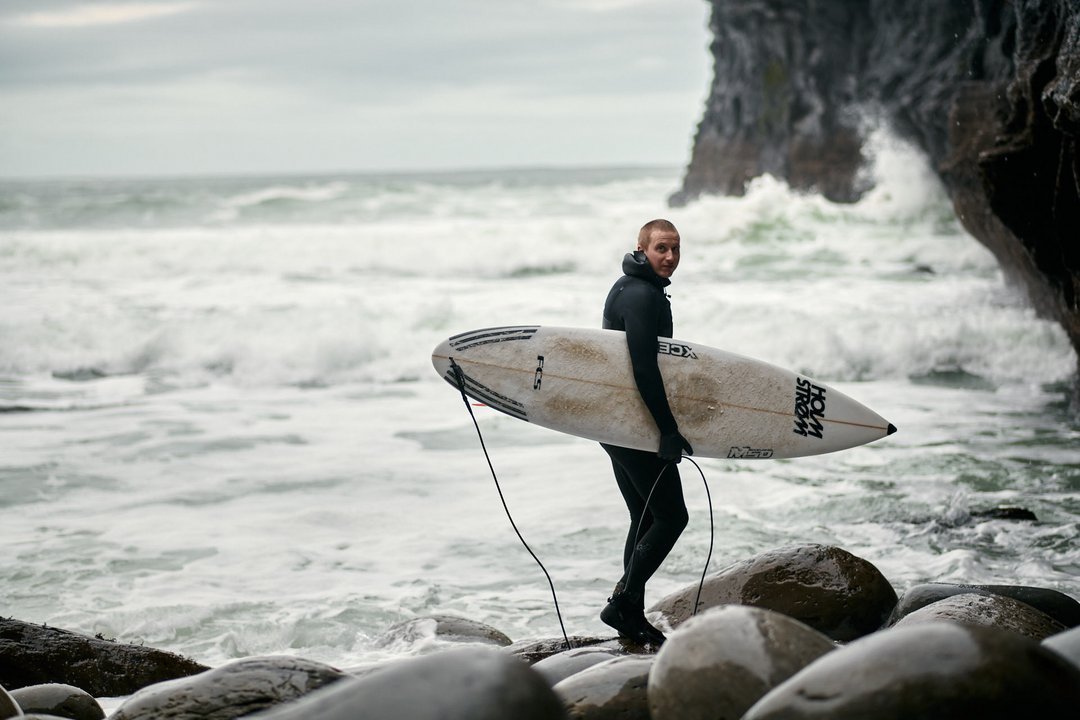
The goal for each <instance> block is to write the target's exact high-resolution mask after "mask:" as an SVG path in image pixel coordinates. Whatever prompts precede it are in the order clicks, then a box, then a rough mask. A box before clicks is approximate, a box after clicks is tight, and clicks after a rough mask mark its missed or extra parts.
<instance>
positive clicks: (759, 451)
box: [727, 445, 773, 460]
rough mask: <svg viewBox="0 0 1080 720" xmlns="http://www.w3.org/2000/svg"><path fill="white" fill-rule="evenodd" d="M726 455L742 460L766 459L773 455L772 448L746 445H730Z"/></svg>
mask: <svg viewBox="0 0 1080 720" xmlns="http://www.w3.org/2000/svg"><path fill="white" fill-rule="evenodd" d="M727 456H728V457H729V458H739V459H743V460H767V459H768V458H771V457H772V456H773V451H772V448H752V447H750V446H749V445H747V446H745V447H732V448H731V449H729V450H728V451H727Z"/></svg>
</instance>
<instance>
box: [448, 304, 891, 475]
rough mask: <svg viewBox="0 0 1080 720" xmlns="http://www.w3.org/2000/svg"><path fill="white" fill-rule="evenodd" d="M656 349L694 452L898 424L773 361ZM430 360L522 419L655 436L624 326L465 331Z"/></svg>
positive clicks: (736, 453)
mask: <svg viewBox="0 0 1080 720" xmlns="http://www.w3.org/2000/svg"><path fill="white" fill-rule="evenodd" d="M657 351H658V356H659V363H660V372H661V374H662V375H663V377H664V388H665V390H666V391H667V396H668V401H669V403H670V405H671V410H672V412H673V413H674V415H675V419H676V420H677V421H678V423H679V431H680V432H681V433H682V434H683V435H684V436H685V437H686V439H687V440H689V441H690V444H691V445H693V447H694V455H695V456H704V457H720V458H741V459H766V458H791V457H800V456H804V455H818V454H821V453H827V452H833V451H835V450H843V449H845V448H850V447H854V446H856V445H862V444H864V443H868V442H872V441H874V440H877V439H879V438H882V437H885V436H886V435H890V434H892V433H893V432H895V431H896V428H895V427H893V425H892V424H890V423H889V422H887V421H886V420H884V419H882V417H881V416H880V415H878V414H877V413H875V412H874V411H873V410H871V409H869V408H868V407H866V406H865V405H862V404H861V403H859V402H857V401H855V400H853V399H852V398H850V397H848V396H847V395H844V394H843V393H841V392H840V391H839V390H836V389H834V388H831V387H829V386H828V385H826V384H825V383H822V382H819V381H817V380H813V379H811V378H808V377H804V376H802V375H799V374H796V373H794V372H791V371H789V370H784V369H783V368H779V367H776V366H775V365H770V364H769V363H765V362H762V361H760V360H754V359H753V358H749V357H744V356H741V355H736V354H734V353H730V352H725V351H724V350H718V349H716V348H711V347H706V346H705V345H699V344H697V343H692V342H685V341H682V340H669V339H667V338H660V339H659V341H658V345H657ZM451 361H452V362H451ZM431 362H432V364H433V365H434V366H435V371H436V372H438V373H439V374H440V375H441V376H442V377H443V378H445V379H446V381H447V382H448V383H450V384H451V385H453V386H454V387H455V388H457V387H458V379H457V374H456V372H455V370H454V365H456V366H457V367H459V368H460V369H461V373H462V375H463V377H464V381H465V394H466V395H468V396H469V397H471V398H473V399H475V400H477V401H479V402H481V403H484V404H485V405H487V406H489V407H492V408H494V409H496V410H499V411H501V412H504V413H506V414H507V415H510V416H512V417H516V418H518V419H520V420H525V421H526V422H530V423H535V424H537V425H542V426H544V427H547V428H551V429H552V430H558V431H561V432H565V433H569V434H571V435H577V436H579V437H583V438H588V439H590V440H597V441H599V442H605V443H609V444H612V445H620V446H623V447H629V448H637V449H641V450H653V451H655V450H656V449H657V447H658V446H659V444H660V432H659V430H657V428H656V423H655V422H654V421H653V419H652V415H650V414H649V411H648V409H647V408H646V407H645V403H644V402H643V401H642V400H641V395H640V394H639V393H638V390H637V385H636V384H635V382H634V376H633V371H632V368H631V365H630V353H629V351H628V350H627V347H626V336H625V335H624V334H623V333H622V332H620V331H617V330H594V329H585V328H566V327H548V326H538V325H522V326H512V327H496V328H486V329H482V330H473V331H470V332H466V333H461V334H460V335H454V336H453V337H451V338H449V339H447V340H446V341H444V342H442V343H440V344H439V346H438V347H436V348H435V350H434V351H433V352H432V354H431Z"/></svg>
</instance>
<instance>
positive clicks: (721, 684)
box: [649, 605, 835, 720]
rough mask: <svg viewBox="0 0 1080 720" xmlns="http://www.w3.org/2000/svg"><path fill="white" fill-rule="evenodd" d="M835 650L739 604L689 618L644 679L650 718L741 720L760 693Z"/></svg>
mask: <svg viewBox="0 0 1080 720" xmlns="http://www.w3.org/2000/svg"><path fill="white" fill-rule="evenodd" d="M834 648H835V646H834V644H833V642H832V641H831V640H830V639H829V638H828V637H826V636H825V635H823V634H822V633H819V632H818V631H816V630H814V629H813V628H810V627H808V626H807V625H804V624H803V623H800V622H798V621H797V620H793V619H791V618H789V617H787V616H786V615H781V614H780V613H777V612H773V611H771V610H763V609H761V608H752V607H746V606H742V605H729V606H726V607H722V608H714V609H712V610H709V611H707V612H705V613H704V614H702V615H698V616H697V617H694V618H691V619H690V620H688V621H687V622H685V623H683V624H682V625H681V626H679V628H678V629H677V630H676V631H675V632H673V633H672V634H671V636H670V637H669V638H668V639H667V642H665V643H664V645H663V646H662V647H661V648H660V652H659V654H658V655H657V656H656V663H655V665H654V666H653V670H652V675H651V676H650V677H649V707H650V709H651V711H652V718H653V720H698V719H700V720H728V719H730V720H738V719H739V718H741V717H742V715H743V713H744V712H746V710H747V709H748V708H749V707H750V706H751V705H753V704H754V703H755V702H757V701H758V699H760V698H761V697H762V696H763V695H764V694H765V693H767V692H768V691H769V690H771V689H772V688H774V687H776V686H777V685H779V684H780V683H781V682H783V681H784V680H787V679H788V678H789V677H791V676H792V675H794V674H795V673H796V672H798V671H799V670H801V669H802V668H804V667H806V666H807V665H809V664H810V663H811V662H813V661H814V660H816V659H817V658H819V657H821V656H822V655H824V654H825V653H827V652H830V651H832V650H833V649H834Z"/></svg>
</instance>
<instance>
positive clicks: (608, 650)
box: [532, 643, 628, 686]
mask: <svg viewBox="0 0 1080 720" xmlns="http://www.w3.org/2000/svg"><path fill="white" fill-rule="evenodd" d="M627 654H628V653H627V651H626V650H624V649H623V648H621V647H619V648H615V647H612V646H611V645H610V644H607V643H603V644H600V645H593V646H590V647H580V648H574V649H573V650H564V651H563V652H561V653H558V654H557V655H552V656H551V657H548V658H544V659H543V660H540V661H539V662H537V663H535V664H534V665H533V666H532V667H533V670H535V671H536V672H538V673H540V674H541V675H543V676H544V679H545V680H547V682H548V685H552V686H554V685H555V684H557V683H558V682H560V681H562V680H565V679H566V678H568V677H570V676H571V675H573V674H575V673H579V672H581V671H582V670H584V669H585V668H589V667H592V666H593V665H597V664H599V663H602V662H604V661H606V660H611V659H612V658H615V657H621V656H625V655H627Z"/></svg>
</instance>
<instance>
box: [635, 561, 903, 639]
mask: <svg viewBox="0 0 1080 720" xmlns="http://www.w3.org/2000/svg"><path fill="white" fill-rule="evenodd" d="M697 590H698V585H697V584H696V583H695V584H693V585H691V586H689V587H686V588H684V589H682V590H679V591H677V592H675V593H672V594H671V595H668V596H667V597H665V598H663V599H662V600H660V601H659V602H658V603H656V604H655V605H653V606H652V607H651V608H650V611H658V612H660V613H662V614H663V616H664V617H665V618H666V619H667V621H668V623H669V624H670V625H671V627H678V626H679V625H680V624H681V623H683V622H686V620H687V619H689V618H690V617H691V615H692V614H693V604H694V598H695V596H696V594H697ZM721 605H750V606H753V607H760V608H765V609H767V610H774V611H776V612H779V613H782V614H784V615H787V616H788V617H792V618H795V619H796V620H798V621H800V622H802V623H805V624H806V625H809V626H810V627H812V628H814V629H815V630H818V631H819V632H823V633H825V634H826V635H828V636H829V637H831V638H832V639H833V640H839V641H841V642H847V641H849V640H854V639H855V638H858V637H862V636H863V635H866V634H868V633H871V632H874V631H875V630H877V629H879V628H880V627H881V626H882V624H883V623H884V622H885V620H886V619H887V618H888V617H889V613H890V612H892V609H893V607H894V606H895V605H896V591H895V590H893V587H892V585H890V584H889V581H888V580H886V579H885V576H884V575H882V574H881V572H880V571H879V570H878V569H877V568H876V567H874V566H873V565H872V564H871V563H869V562H867V561H866V560H863V559H862V558H859V557H856V556H855V555H852V554H851V553H849V552H847V551H846V550H843V549H841V548H838V547H833V546H829V545H798V546H794V547H786V548H779V549H776V550H771V551H769V552H766V553H763V554H761V555H758V556H757V557H755V558H751V559H749V560H744V561H742V562H738V563H735V564H734V565H731V566H729V567H727V568H725V569H723V570H721V571H720V572H718V573H715V574H713V575H710V576H709V577H707V578H706V579H705V585H704V587H703V588H702V590H701V602H700V605H699V607H698V611H699V612H700V611H701V610H704V609H708V608H711V607H718V606H721Z"/></svg>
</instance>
